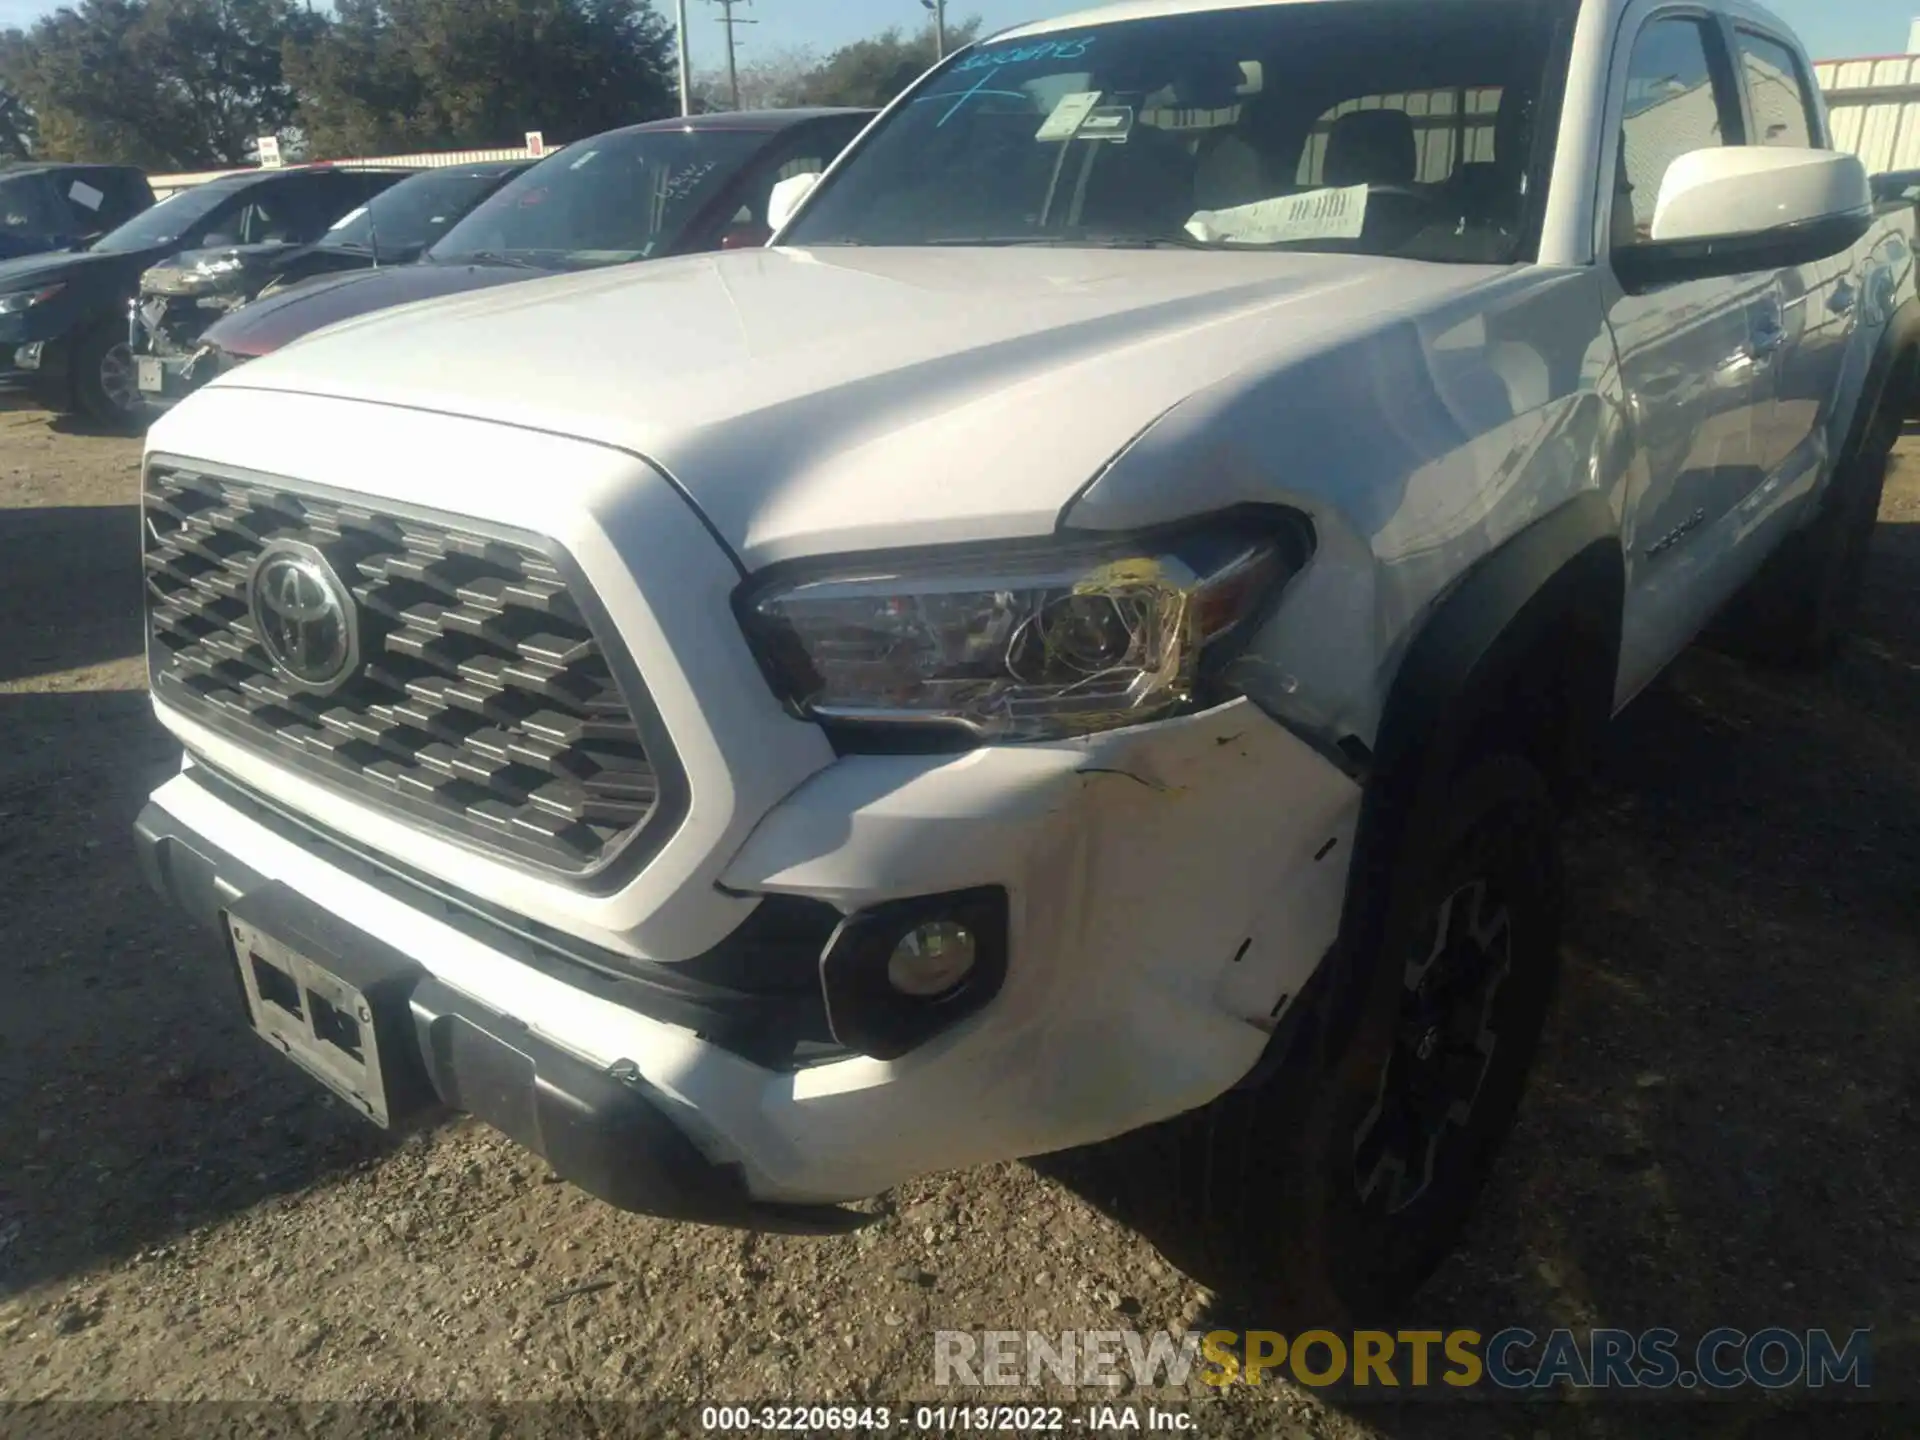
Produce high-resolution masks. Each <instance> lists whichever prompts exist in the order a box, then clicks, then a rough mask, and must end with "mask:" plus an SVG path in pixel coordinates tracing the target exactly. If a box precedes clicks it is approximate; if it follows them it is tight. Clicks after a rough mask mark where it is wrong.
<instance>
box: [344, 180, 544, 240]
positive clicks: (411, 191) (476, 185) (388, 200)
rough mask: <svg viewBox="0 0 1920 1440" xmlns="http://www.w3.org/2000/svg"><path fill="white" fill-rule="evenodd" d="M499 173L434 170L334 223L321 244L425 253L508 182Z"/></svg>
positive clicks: (405, 182) (376, 197)
mask: <svg viewBox="0 0 1920 1440" xmlns="http://www.w3.org/2000/svg"><path fill="white" fill-rule="evenodd" d="M506 178H507V177H506V175H503V174H502V173H501V172H499V171H498V170H483V171H474V170H429V171H427V172H426V173H425V174H424V175H415V176H413V177H412V178H411V179H407V180H402V181H401V182H400V183H399V184H398V185H395V186H394V187H393V188H392V189H391V190H382V191H381V192H380V193H379V194H378V195H376V196H374V197H373V199H372V200H370V201H368V202H367V203H366V204H365V205H362V206H360V207H359V208H358V209H356V210H352V211H349V212H348V213H347V214H345V215H342V216H341V217H340V218H339V219H338V220H336V221H334V222H333V228H332V229H330V230H328V231H327V233H326V234H325V235H323V236H322V237H321V238H320V243H321V244H322V245H334V246H343V247H346V248H349V249H355V250H371V249H373V248H374V240H375V239H376V238H377V239H378V240H379V242H380V246H379V248H380V249H381V250H383V251H384V250H393V251H401V250H424V249H425V248H426V247H427V246H429V245H431V244H432V243H433V242H434V241H436V240H438V239H439V238H440V237H441V236H442V235H444V234H446V233H447V231H448V230H449V229H451V228H452V226H453V224H454V222H455V221H457V220H459V219H460V217H461V216H463V215H465V214H466V213H467V212H468V211H469V210H471V209H472V208H473V207H474V206H475V205H476V204H478V203H479V202H480V201H481V200H482V199H484V198H485V197H486V196H487V195H488V194H490V193H492V192H493V191H495V190H497V189H499V188H500V186H501V184H502V183H503V182H504V181H505V180H506Z"/></svg>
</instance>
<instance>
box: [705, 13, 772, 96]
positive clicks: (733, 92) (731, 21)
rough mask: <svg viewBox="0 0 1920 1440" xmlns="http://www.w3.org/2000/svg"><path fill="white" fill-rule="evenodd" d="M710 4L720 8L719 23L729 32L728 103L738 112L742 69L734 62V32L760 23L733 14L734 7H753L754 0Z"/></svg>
mask: <svg viewBox="0 0 1920 1440" xmlns="http://www.w3.org/2000/svg"><path fill="white" fill-rule="evenodd" d="M708 3H709V4H712V5H718V6H719V7H720V21H719V23H720V24H721V25H724V26H725V27H726V31H727V96H728V102H729V104H730V105H731V107H732V108H733V109H735V110H738V109H739V108H740V67H739V65H738V64H737V63H736V61H735V60H734V54H733V49H734V45H735V44H736V43H737V42H736V41H735V39H734V33H733V32H734V28H735V27H736V26H739V25H758V24H759V23H760V22H759V21H758V20H742V19H740V18H739V17H738V16H737V15H735V14H734V13H733V7H734V6H736V5H751V4H752V3H753V0H708Z"/></svg>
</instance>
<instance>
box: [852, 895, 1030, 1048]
mask: <svg viewBox="0 0 1920 1440" xmlns="http://www.w3.org/2000/svg"><path fill="white" fill-rule="evenodd" d="M1006 978H1007V892H1006V891H1005V890H1002V889H1001V888H1000V887H999V886H997V885H990V886H982V887H981V888H979V889H975V890H954V891H949V892H948V893H946V894H944V895H922V896H917V897H915V898H914V899H911V900H891V901H888V902H886V903H885V904H882V905H875V906H873V907H872V908H871V909H867V910H860V911H856V912H855V913H854V914H852V915H849V916H847V918H846V919H844V920H842V921H841V922H840V925H839V927H838V928H837V929H836V930H835V931H834V932H833V938H832V939H831V940H829V941H828V942H827V948H826V950H825V952H824V953H823V954H822V955H821V956H820V986H821V992H822V994H823V995H824V996H825V998H826V1002H827V1025H828V1028H830V1029H831V1030H832V1031H833V1038H834V1039H835V1040H836V1041H838V1042H839V1043H840V1044H841V1045H843V1046H845V1047H846V1048H847V1049H849V1050H857V1051H859V1052H860V1053H861V1054H862V1055H871V1056H873V1057H874V1059H876V1060H895V1059H898V1058H899V1057H900V1056H902V1055H905V1054H906V1053H907V1052H908V1051H910V1050H912V1049H914V1048H915V1047H916V1046H919V1045H924V1044H926V1042H927V1041H929V1040H931V1039H932V1038H933V1037H934V1036H936V1035H938V1034H939V1033H940V1032H941V1031H943V1030H948V1029H951V1028H952V1027H953V1026H955V1025H958V1024H960V1023H961V1021H963V1020H965V1019H966V1018H967V1017H968V1016H969V1015H973V1014H976V1013H977V1012H978V1011H979V1010H980V1009H981V1007H982V1006H984V1005H986V1004H987V1003H988V1002H989V1001H991V1000H992V999H993V997H994V996H995V995H997V994H998V993H999V992H1000V986H1001V984H1002V983H1003V982H1004V981H1005V980H1006Z"/></svg>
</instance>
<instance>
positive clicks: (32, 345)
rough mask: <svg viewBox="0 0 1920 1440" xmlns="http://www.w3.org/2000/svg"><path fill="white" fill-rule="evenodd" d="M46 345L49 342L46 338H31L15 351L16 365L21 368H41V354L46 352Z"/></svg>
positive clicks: (14, 359)
mask: <svg viewBox="0 0 1920 1440" xmlns="http://www.w3.org/2000/svg"><path fill="white" fill-rule="evenodd" d="M46 346H47V342H46V341H44V340H31V341H28V342H27V343H26V344H25V345H22V346H21V347H20V348H19V349H18V350H16V351H14V352H13V363H14V365H15V367H16V368H18V369H21V370H38V369H39V368H40V356H41V355H42V354H43V353H44V352H45V350H46Z"/></svg>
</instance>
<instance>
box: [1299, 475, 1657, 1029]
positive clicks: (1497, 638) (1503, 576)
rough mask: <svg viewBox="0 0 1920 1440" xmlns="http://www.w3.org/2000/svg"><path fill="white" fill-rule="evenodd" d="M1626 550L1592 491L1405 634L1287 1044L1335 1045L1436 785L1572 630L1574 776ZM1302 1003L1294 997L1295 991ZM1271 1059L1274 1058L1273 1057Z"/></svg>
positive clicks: (1616, 631)
mask: <svg viewBox="0 0 1920 1440" xmlns="http://www.w3.org/2000/svg"><path fill="white" fill-rule="evenodd" d="M1625 566H1626V561H1625V555H1624V552H1623V551H1622V549H1621V546H1620V534H1619V522H1618V520H1617V519H1616V518H1615V515H1614V512H1613V509H1612V506H1611V505H1609V504H1608V502H1607V501H1606V499H1605V498H1604V497H1603V496H1601V495H1600V494H1599V493H1597V492H1594V491H1586V492H1583V493H1582V494H1580V495H1579V496H1577V497H1575V498H1574V499H1573V500H1571V501H1569V502H1568V503H1567V504H1565V505H1564V506H1562V507H1561V508H1560V509H1558V510H1556V511H1554V512H1553V513H1551V514H1550V515H1547V516H1545V517H1544V518H1542V519H1540V520H1538V521H1536V522H1535V523H1534V524H1533V525H1531V526H1530V527H1528V528H1527V529H1526V530H1524V531H1522V532H1521V533H1520V534H1519V535H1517V536H1515V537H1514V538H1513V539H1512V540H1510V541H1509V542H1508V543H1507V544H1505V545H1503V546H1502V547H1501V548H1500V549H1499V550H1497V551H1495V552H1493V553H1492V554H1491V555H1489V556H1488V557H1486V558H1485V559H1484V560H1482V561H1481V562H1480V563H1479V564H1478V565H1477V566H1476V567H1475V568H1474V569H1473V570H1471V571H1469V572H1468V574H1467V575H1466V576H1465V578H1464V579H1462V580H1461V581H1460V583H1459V584H1458V585H1456V586H1455V587H1454V588H1453V589H1452V590H1451V591H1450V592H1449V593H1448V594H1447V595H1446V596H1445V598H1444V599H1442V600H1441V601H1440V603H1439V604H1438V605H1437V606H1436V607H1435V608H1434V610H1433V611H1432V613H1431V614H1430V616H1429V617H1428V619H1427V620H1426V622H1425V623H1424V624H1423V625H1422V627H1421V628H1420V630H1419V631H1418V633H1417V634H1416V635H1415V636H1414V638H1413V641H1412V643H1411V645H1410V646H1409V647H1408V649H1407V651H1406V654H1405V658H1404V659H1403V660H1402V662H1401V664H1400V666H1399V669H1398V671H1397V673H1396V675H1395V677H1394V680H1393V684H1392V686H1391V688H1390V689H1389V691H1388V699H1387V704H1386V707H1385V710H1384V712H1383V716H1382V721H1381V726H1380V730H1379V734H1378V742H1377V744H1376V745H1375V747H1374V753H1373V758H1372V764H1371V766H1370V773H1369V775H1368V780H1367V786H1366V793H1365V796H1364V799H1363V800H1362V803H1361V812H1360V824H1359V830H1358V833H1357V834H1356V836H1355V842H1354V843H1355V850H1354V857H1353V861H1352V864H1351V866H1350V869H1349V874H1348V880H1347V895H1346V902H1345V907H1344V910H1343V913H1342V918H1341V926H1340V935H1339V938H1338V940H1337V941H1336V942H1335V944H1334V948H1333V951H1332V953H1331V954H1330V955H1329V956H1328V960H1327V963H1326V964H1324V965H1322V967H1321V969H1320V972H1319V974H1318V975H1317V976H1316V979H1318V980H1320V981H1322V983H1321V984H1319V985H1317V986H1316V987H1315V988H1316V989H1317V990H1318V991H1319V994H1318V996H1317V997H1316V1001H1317V1003H1316V1004H1314V1005H1313V1007H1312V1011H1313V1013H1312V1014H1311V1015H1309V1016H1308V1017H1305V1019H1306V1025H1305V1027H1304V1028H1305V1029H1307V1030H1310V1031H1311V1034H1310V1035H1309V1034H1300V1033H1297V1032H1289V1038H1290V1039H1293V1038H1298V1039H1300V1040H1303V1041H1307V1040H1310V1041H1311V1043H1310V1044H1309V1045H1308V1046H1307V1048H1309V1049H1310V1050H1312V1051H1314V1052H1315V1053H1316V1054H1317V1057H1318V1060H1319V1062H1320V1063H1321V1064H1325V1063H1328V1062H1331V1061H1332V1060H1333V1059H1334V1058H1335V1057H1337V1056H1338V1055H1339V1054H1340V1053H1341V1051H1342V1050H1343V1049H1344V1048H1345V1044H1346V1041H1347V1038H1348V1036H1349V1035H1350V1034H1351V1032H1352V1028H1353V1026H1354V1025H1355V1024H1356V1023H1357V1022H1358V1020H1359V1018H1360V1016H1361V1014H1362V1011H1363V1008H1364V1003H1365V1000H1366V998H1367V995H1368V993H1369V991H1370V990H1371V988H1372V984H1373V981H1374V979H1375V977H1374V976H1373V974H1372V968H1373V967H1372V964H1371V961H1372V957H1373V956H1374V955H1375V954H1376V953H1377V952H1378V950H1379V947H1380V946H1381V944H1382V943H1384V940H1385V937H1386V934H1387V932H1388V927H1389V925H1390V924H1391V923H1392V922H1393V920H1394V919H1395V918H1396V917H1394V916H1393V915H1392V914H1391V913H1390V912H1391V910H1392V907H1393V905H1394V903H1395V897H1396V896H1398V895H1402V894H1404V893H1405V888H1404V885H1403V883H1402V882H1403V880H1404V878H1405V875H1406V871H1407V867H1408V860H1409V857H1410V856H1414V855H1417V854H1418V853H1419V846H1420V844H1421V831H1422V830H1423V829H1425V828H1427V827H1428V826H1430V825H1431V824H1432V823H1433V822H1434V820H1435V818H1436V817H1437V816H1438V815H1439V814H1440V809H1439V805H1440V802H1441V800H1442V797H1443V796H1444V793H1445V786H1446V784H1447V782H1448V780H1449V779H1450V778H1451V777H1452V775H1453V774H1454V773H1455V772H1456V770H1457V768H1458V767H1459V766H1460V765H1461V764H1462V763H1464V762H1465V761H1466V760H1467V759H1468V758H1469V757H1470V756H1471V755H1472V753H1473V746H1474V744H1475V741H1476V738H1477V737H1479V736H1480V735H1482V734H1483V732H1484V727H1485V725H1486V722H1488V721H1489V720H1490V719H1492V718H1493V716H1494V713H1495V708H1496V707H1497V706H1499V705H1500V704H1502V703H1503V702H1504V701H1505V700H1506V698H1507V696H1508V695H1509V693H1510V689H1509V687H1510V686H1511V685H1512V684H1513V682H1515V681H1516V680H1517V679H1518V678H1520V677H1521V676H1522V675H1523V674H1524V673H1525V671H1524V668H1523V667H1524V666H1525V665H1526V663H1527V662H1528V660H1529V659H1530V658H1532V657H1534V656H1535V655H1537V654H1538V653H1539V647H1541V646H1542V645H1543V644H1545V643H1547V642H1548V640H1549V639H1550V637H1552V636H1554V635H1555V634H1556V633H1558V634H1568V635H1571V636H1573V637H1574V638H1575V639H1576V641H1577V642H1578V643H1579V648H1580V650H1581V651H1587V649H1588V647H1589V646H1590V647H1591V650H1590V652H1588V655H1587V656H1584V657H1583V656H1581V655H1579V654H1575V655H1570V656H1569V659H1570V660H1572V661H1575V662H1576V663H1577V667H1578V668H1577V671H1576V672H1575V675H1574V678H1575V679H1576V680H1578V682H1579V691H1578V695H1577V697H1576V698H1575V700H1574V703H1575V704H1576V705H1577V707H1578V709H1579V712H1580V713H1579V715H1578V717H1577V718H1578V720H1579V721H1581V722H1582V723H1581V724H1579V725H1575V726H1573V727H1570V729H1571V732H1572V733H1571V734H1570V737H1569V738H1570V739H1571V740H1572V742H1573V744H1574V746H1575V747H1576V749H1580V750H1584V751H1585V752H1586V753H1585V754H1579V755H1574V756H1572V757H1570V759H1572V760H1573V761H1574V762H1575V765H1576V770H1575V771H1574V772H1573V773H1574V774H1575V775H1576V777H1577V773H1578V770H1579V769H1583V768H1584V766H1583V764H1581V762H1583V761H1584V760H1585V759H1586V756H1587V755H1590V754H1591V751H1592V749H1593V748H1594V746H1595V744H1596V743H1597V740H1598V732H1599V731H1600V730H1601V729H1603V728H1604V726H1605V724H1606V722H1607V721H1608V720H1610V719H1611V718H1612V714H1613V697H1614V689H1615V685H1616V682H1617V680H1618V670H1619V664H1618V661H1619V647H1620V628H1621V616H1622V610H1623V604H1624V596H1625V583H1626V581H1625ZM1303 998H1305V997H1303ZM1275 1058H1276V1060H1278V1058H1279V1057H1275Z"/></svg>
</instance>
